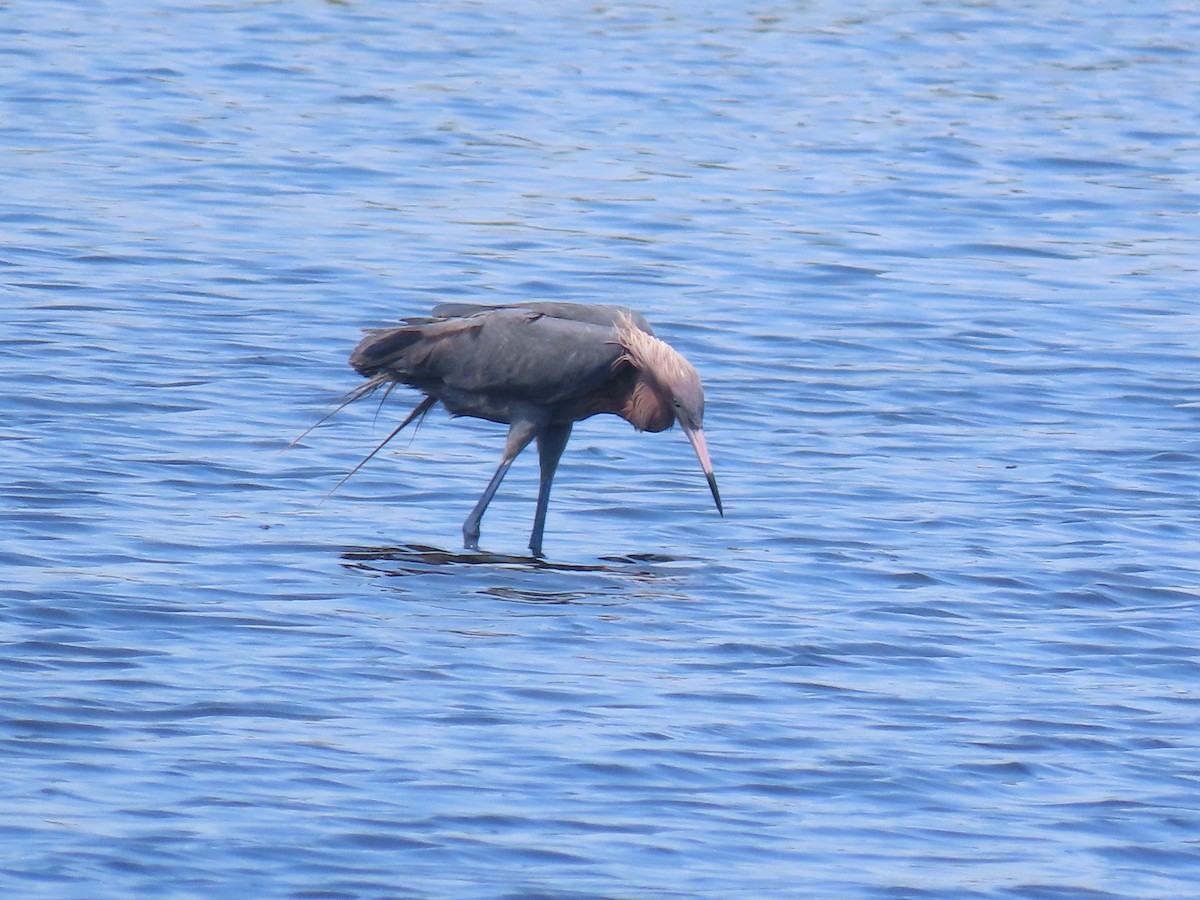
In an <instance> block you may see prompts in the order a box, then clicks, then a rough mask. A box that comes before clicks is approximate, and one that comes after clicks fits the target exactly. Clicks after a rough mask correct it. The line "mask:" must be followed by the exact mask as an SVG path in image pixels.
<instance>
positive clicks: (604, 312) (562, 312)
mask: <svg viewBox="0 0 1200 900" xmlns="http://www.w3.org/2000/svg"><path fill="white" fill-rule="evenodd" d="M498 309H527V310H530V311H532V312H535V313H537V314H539V315H542V316H550V317H551V318H554V319H566V320H568V321H570V322H587V323H590V324H592V325H604V326H606V327H608V328H612V327H615V326H616V324H617V320H618V319H619V318H620V317H621V316H626V317H627V318H629V320H630V321H632V322H633V324H634V326H635V327H637V328H638V329H640V330H641V331H644V332H646V334H654V329H653V328H651V327H650V323H649V322H647V321H646V317H645V316H643V315H642V314H641V313H640V312H638V311H637V310H634V309H630V308H629V307H628V306H607V305H605V304H601V303H564V302H562V301H559V300H534V301H530V302H529V303H506V304H499V305H496V306H486V305H483V304H477V303H439V304H438V305H437V306H435V307H434V308H433V314H434V315H435V316H437V317H439V318H456V317H462V316H475V315H479V314H480V313H486V312H491V311H493V310H498Z"/></svg>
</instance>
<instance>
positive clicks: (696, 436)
mask: <svg viewBox="0 0 1200 900" xmlns="http://www.w3.org/2000/svg"><path fill="white" fill-rule="evenodd" d="M679 424H680V425H682V426H683V433H684V434H686V435H687V439H688V440H689V441H690V442H691V445H692V449H693V450H695V451H696V458H697V459H698V460H700V468H702V469H703V470H704V477H705V478H707V479H708V487H709V490H711V491H712V495H713V499H714V500H716V501H717V512H719V513H720V514H721V515H722V516H724V515H725V509H724V507H722V506H721V492H720V491H718V490H717V476H716V475H714V474H713V467H712V460H711V459H709V458H708V444H706V443H704V429H703V428H689V427H688V426H687V425H684V424H683V423H682V422H680V423H679Z"/></svg>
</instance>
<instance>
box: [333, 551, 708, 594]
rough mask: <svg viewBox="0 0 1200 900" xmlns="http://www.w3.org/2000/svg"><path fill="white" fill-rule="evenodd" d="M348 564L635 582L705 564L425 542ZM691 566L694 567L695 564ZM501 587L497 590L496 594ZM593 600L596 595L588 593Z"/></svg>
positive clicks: (393, 571)
mask: <svg viewBox="0 0 1200 900" xmlns="http://www.w3.org/2000/svg"><path fill="white" fill-rule="evenodd" d="M342 560H343V563H342V564H343V565H344V566H346V567H347V568H349V569H356V570H360V571H364V572H369V573H371V574H374V575H388V576H396V577H403V576H411V575H449V574H451V573H453V572H455V571H463V570H464V569H468V570H470V569H473V570H474V571H477V572H479V573H480V574H483V573H485V572H487V571H488V570H489V569H490V570H492V571H497V570H503V571H506V572H518V571H528V572H550V573H553V572H562V573H580V574H599V575H616V576H620V577H621V578H622V579H633V580H635V581H641V582H646V581H658V580H664V579H666V580H669V579H673V578H676V577H678V576H679V575H680V574H681V573H680V567H682V568H683V569H684V570H685V571H686V570H690V569H691V568H693V567H694V566H699V565H700V564H701V562H700V560H695V559H689V558H686V557H677V556H668V555H665V554H661V553H635V554H629V555H626V556H605V557H601V558H600V559H599V560H597V561H596V562H594V563H576V562H554V561H551V560H548V559H545V558H542V557H535V556H514V555H510V554H504V553H485V552H480V551H471V550H442V549H440V548H438V547H429V546H426V545H423V544H400V545H389V546H383V547H349V548H347V549H345V550H343V552H342ZM689 564H691V565H689ZM498 590H500V589H496V590H492V591H491V592H492V593H496V592H497V591H498ZM513 590H519V591H521V592H523V593H525V594H528V595H529V596H528V597H526V598H525V599H532V600H536V601H538V602H570V601H571V600H573V599H582V596H581V595H579V592H578V591H573V590H569V589H567V590H559V591H532V592H530V591H528V590H526V589H525V588H524V587H518V588H512V587H506V588H504V589H503V591H505V592H507V593H506V596H507V594H511V592H512V591H513ZM585 594H586V596H591V593H590V592H585Z"/></svg>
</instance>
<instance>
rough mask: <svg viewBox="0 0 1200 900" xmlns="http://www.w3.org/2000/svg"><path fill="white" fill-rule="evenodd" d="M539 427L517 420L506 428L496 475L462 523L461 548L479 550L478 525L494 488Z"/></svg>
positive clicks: (528, 421)
mask: <svg viewBox="0 0 1200 900" xmlns="http://www.w3.org/2000/svg"><path fill="white" fill-rule="evenodd" d="M540 425H541V423H540V422H535V421H533V420H531V419H518V420H517V421H515V422H513V423H512V424H511V425H510V426H509V427H508V440H506V441H505V442H504V453H503V454H501V456H500V465H499V466H497V467H496V474H495V475H493V476H492V480H491V481H489V482H488V486H487V488H486V489H484V492H483V496H481V497H480V498H479V502H478V503H476V504H475V508H474V509H473V510H471V514H470V515H469V516H467V519H466V521H465V522H463V546H464V547H465V548H466V549H468V550H478V549H479V523H480V521H481V520H482V519H483V513H484V510H486V509H487V508H488V504H489V503H491V502H492V497H494V496H495V495H496V488H498V487H500V482H501V481H503V480H504V475H505V473H507V472H508V467H509V466H511V465H512V462H513V460H514V459H516V458H517V457H518V456H519V455H520V453H521V451H522V450H524V449H525V448H526V447H528V446H529V442H530V441H532V440H533V439H534V438H535V437H537V433H538V428H539V427H540Z"/></svg>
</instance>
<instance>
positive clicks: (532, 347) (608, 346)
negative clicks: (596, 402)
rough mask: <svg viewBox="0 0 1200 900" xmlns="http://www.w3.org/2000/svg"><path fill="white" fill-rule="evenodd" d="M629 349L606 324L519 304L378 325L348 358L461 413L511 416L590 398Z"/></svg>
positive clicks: (357, 366) (498, 417) (371, 373)
mask: <svg viewBox="0 0 1200 900" xmlns="http://www.w3.org/2000/svg"><path fill="white" fill-rule="evenodd" d="M623 353H624V351H623V349H622V347H621V346H620V345H619V344H618V343H617V337H616V333H615V331H614V330H613V329H612V328H611V327H608V326H607V325H597V324H593V323H591V322H587V321H579V320H576V319H564V318H559V317H555V316H550V315H545V314H541V313H539V312H538V311H535V310H531V309H529V308H528V307H515V308H501V309H494V310H490V311H486V312H482V313H477V314H475V315H473V316H470V317H466V318H451V319H439V320H435V321H433V322H430V323H428V324H420V325H406V326H401V327H400V328H389V329H383V330H380V331H376V332H372V333H371V334H368V335H367V337H366V338H364V339H363V340H362V342H361V343H360V344H359V345H358V347H357V348H356V349H355V351H354V354H353V355H352V356H351V358H350V363H351V365H353V366H354V368H355V369H356V370H357V371H358V372H359V373H360V374H363V375H366V376H376V375H380V374H382V375H385V376H387V377H390V378H393V379H395V380H397V381H402V382H404V383H406V384H410V385H412V386H413V387H417V388H420V389H421V390H423V391H425V392H426V393H427V394H429V395H430V396H433V397H437V399H439V400H441V401H442V403H443V404H444V405H445V406H446V408H447V409H449V410H450V411H451V412H452V413H454V414H456V415H473V416H480V417H482V418H486V419H492V420H494V421H500V422H507V421H511V419H512V417H513V415H515V412H514V410H516V409H517V407H520V406H530V405H532V406H537V407H546V408H553V409H555V410H556V411H559V410H561V409H564V408H566V407H574V406H575V405H578V404H584V403H585V402H586V398H587V397H588V395H589V394H591V393H592V392H593V391H596V390H597V389H598V388H600V387H601V386H602V385H603V384H604V383H605V382H607V381H608V380H609V379H611V378H613V377H614V375H615V374H616V371H617V369H618V363H619V360H620V359H621V357H622V355H623Z"/></svg>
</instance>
